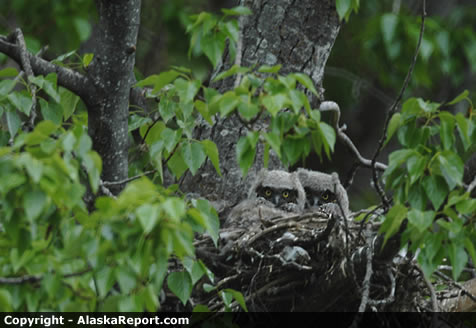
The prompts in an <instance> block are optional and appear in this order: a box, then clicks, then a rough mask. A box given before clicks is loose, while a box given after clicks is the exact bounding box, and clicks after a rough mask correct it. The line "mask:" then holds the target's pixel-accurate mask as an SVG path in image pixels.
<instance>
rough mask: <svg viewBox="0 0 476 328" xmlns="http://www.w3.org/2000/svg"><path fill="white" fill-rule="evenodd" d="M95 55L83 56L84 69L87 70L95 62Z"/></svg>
mask: <svg viewBox="0 0 476 328" xmlns="http://www.w3.org/2000/svg"><path fill="white" fill-rule="evenodd" d="M93 58H94V54H91V53H88V54H84V56H83V67H84V68H87V67H88V66H89V64H91V62H92V61H93Z"/></svg>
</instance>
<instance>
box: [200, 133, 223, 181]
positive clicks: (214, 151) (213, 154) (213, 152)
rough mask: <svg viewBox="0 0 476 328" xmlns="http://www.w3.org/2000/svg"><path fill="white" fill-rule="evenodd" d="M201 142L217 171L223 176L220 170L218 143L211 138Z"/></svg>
mask: <svg viewBox="0 0 476 328" xmlns="http://www.w3.org/2000/svg"><path fill="white" fill-rule="evenodd" d="M201 143H202V145H203V147H204V148H205V153H206V154H207V156H208V158H209V159H210V161H211V162H212V164H213V166H214V167H215V170H216V171H217V173H218V175H219V176H222V175H221V171H220V159H219V156H218V148H217V145H216V144H215V143H214V142H213V141H211V140H202V141H201Z"/></svg>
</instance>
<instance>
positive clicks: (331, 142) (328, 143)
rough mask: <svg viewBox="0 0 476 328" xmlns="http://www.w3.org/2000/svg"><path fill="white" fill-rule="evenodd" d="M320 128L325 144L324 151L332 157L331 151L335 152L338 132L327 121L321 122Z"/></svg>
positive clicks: (328, 156)
mask: <svg viewBox="0 0 476 328" xmlns="http://www.w3.org/2000/svg"><path fill="white" fill-rule="evenodd" d="M319 129H320V131H321V136H322V141H323V145H324V151H325V152H326V155H327V158H329V159H330V158H331V154H330V153H331V152H334V146H335V143H336V133H335V131H334V128H333V127H332V126H330V125H329V124H327V123H325V122H319Z"/></svg>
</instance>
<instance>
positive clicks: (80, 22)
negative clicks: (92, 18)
mask: <svg viewBox="0 0 476 328" xmlns="http://www.w3.org/2000/svg"><path fill="white" fill-rule="evenodd" d="M73 23H74V27H75V28H76V32H77V33H78V36H79V40H80V41H81V42H83V41H86V40H87V39H89V36H90V35H91V24H89V21H88V20H87V19H84V18H81V17H75V18H74V19H73ZM85 66H88V65H85Z"/></svg>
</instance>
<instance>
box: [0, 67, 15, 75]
mask: <svg viewBox="0 0 476 328" xmlns="http://www.w3.org/2000/svg"><path fill="white" fill-rule="evenodd" d="M17 75H18V70H17V69H16V68H15V67H7V68H4V69H2V70H0V78H4V77H15V76H17Z"/></svg>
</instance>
